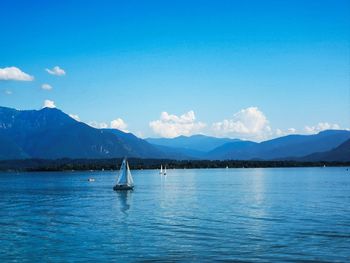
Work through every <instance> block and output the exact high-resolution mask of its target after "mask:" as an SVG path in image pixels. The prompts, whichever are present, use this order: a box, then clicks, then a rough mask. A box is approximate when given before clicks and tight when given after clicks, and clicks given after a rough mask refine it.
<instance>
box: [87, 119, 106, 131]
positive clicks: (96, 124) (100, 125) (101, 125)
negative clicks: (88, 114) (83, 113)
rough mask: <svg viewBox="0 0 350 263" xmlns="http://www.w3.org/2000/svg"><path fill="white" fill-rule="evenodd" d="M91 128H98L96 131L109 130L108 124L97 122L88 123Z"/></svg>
mask: <svg viewBox="0 0 350 263" xmlns="http://www.w3.org/2000/svg"><path fill="white" fill-rule="evenodd" d="M88 125H89V126H91V127H93V128H96V129H106V128H108V124H107V123H105V122H97V121H91V122H89V123H88Z"/></svg>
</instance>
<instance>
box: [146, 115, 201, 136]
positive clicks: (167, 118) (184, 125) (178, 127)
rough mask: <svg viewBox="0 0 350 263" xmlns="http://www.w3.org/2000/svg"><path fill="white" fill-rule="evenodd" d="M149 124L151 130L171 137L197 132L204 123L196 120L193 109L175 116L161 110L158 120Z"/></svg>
mask: <svg viewBox="0 0 350 263" xmlns="http://www.w3.org/2000/svg"><path fill="white" fill-rule="evenodd" d="M149 126H150V127H151V128H152V130H153V132H154V133H156V134H158V135H160V136H162V137H166V138H173V137H177V136H180V135H191V134H195V133H199V132H200V131H201V130H202V129H203V128H204V127H206V124H205V123H203V122H196V116H195V114H194V111H193V110H191V111H189V112H187V113H184V114H182V115H181V116H177V115H174V114H169V113H167V112H165V111H164V112H162V113H161V115H160V119H159V120H155V121H151V122H150V123H149Z"/></svg>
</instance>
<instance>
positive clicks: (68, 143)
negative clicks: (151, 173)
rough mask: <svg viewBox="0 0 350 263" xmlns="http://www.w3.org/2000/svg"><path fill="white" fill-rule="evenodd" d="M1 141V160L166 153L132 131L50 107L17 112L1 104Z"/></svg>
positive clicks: (156, 155)
mask: <svg viewBox="0 0 350 263" xmlns="http://www.w3.org/2000/svg"><path fill="white" fill-rule="evenodd" d="M0 142H1V143H2V147H1V148H0V159H21V158H45V159H55V158H65V157H67V158H112V157H124V156H128V157H139V158H164V157H165V156H166V154H163V153H162V152H161V151H159V150H158V149H157V148H156V147H154V146H152V145H151V144H149V143H147V142H146V141H144V140H142V139H139V138H137V137H135V136H134V135H132V134H126V133H123V132H121V131H116V130H100V129H95V128H92V127H90V126H88V125H86V124H85V123H82V122H78V121H76V120H74V119H72V118H71V117H69V116H68V115H67V114H65V113H63V112H62V111H60V110H58V109H50V108H44V109H41V110H38V111H37V110H30V111H18V110H15V109H10V108H5V107H0ZM3 145H5V146H3Z"/></svg>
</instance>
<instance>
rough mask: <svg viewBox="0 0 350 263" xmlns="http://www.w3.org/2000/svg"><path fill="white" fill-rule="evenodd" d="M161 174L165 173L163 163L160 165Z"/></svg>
mask: <svg viewBox="0 0 350 263" xmlns="http://www.w3.org/2000/svg"><path fill="white" fill-rule="evenodd" d="M159 174H160V175H162V174H163V165H160V171H159Z"/></svg>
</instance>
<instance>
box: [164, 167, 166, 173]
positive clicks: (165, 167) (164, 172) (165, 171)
mask: <svg viewBox="0 0 350 263" xmlns="http://www.w3.org/2000/svg"><path fill="white" fill-rule="evenodd" d="M164 175H166V166H165V167H164Z"/></svg>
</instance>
